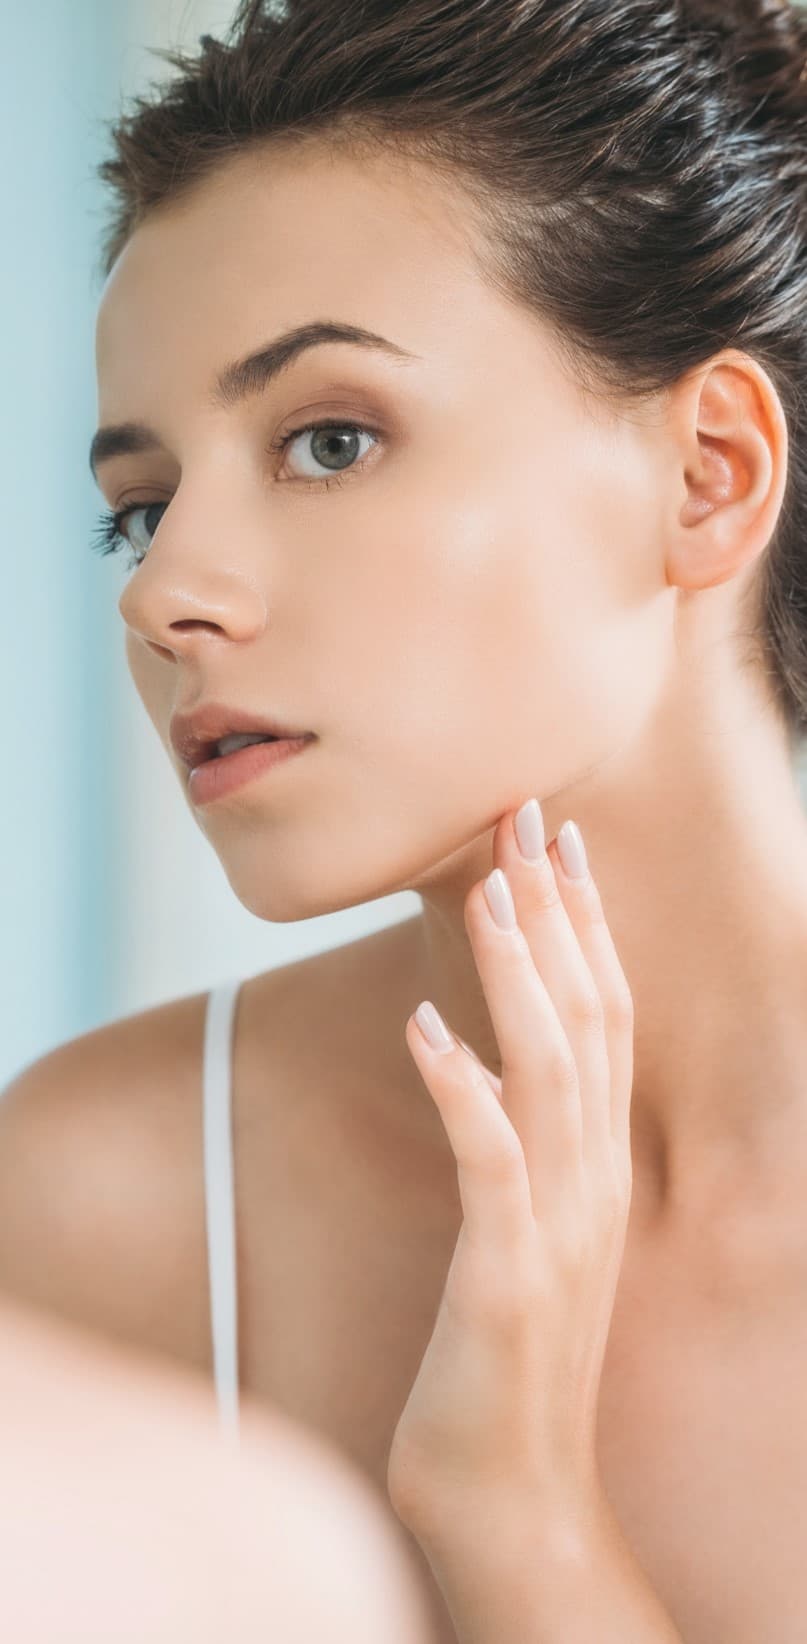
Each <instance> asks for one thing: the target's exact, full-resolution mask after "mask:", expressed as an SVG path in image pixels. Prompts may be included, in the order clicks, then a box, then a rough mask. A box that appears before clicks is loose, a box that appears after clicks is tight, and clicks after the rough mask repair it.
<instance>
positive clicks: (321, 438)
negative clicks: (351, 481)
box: [269, 422, 377, 489]
mask: <svg viewBox="0 0 807 1644" xmlns="http://www.w3.org/2000/svg"><path fill="white" fill-rule="evenodd" d="M311 435H313V436H314V438H313V440H312V441H311V449H310V451H309V453H308V455H309V459H310V460H311V461H313V462H314V463H315V464H318V465H319V467H320V469H321V468H323V467H324V468H325V469H326V470H329V471H330V473H331V475H333V476H335V478H332V479H331V480H328V479H327V478H325V477H323V476H322V474H321V473H318V472H317V469H316V467H315V468H314V469H313V470H311V469H309V470H308V472H303V474H302V476H300V477H301V478H302V479H303V480H307V481H308V482H309V483H312V484H314V485H316V484H321V485H323V486H324V487H325V488H326V489H327V488H328V486H329V485H331V484H337V485H338V484H339V483H340V481H339V475H340V474H343V473H347V472H349V471H350V468H351V466H352V467H356V466H357V464H356V457H357V455H358V454H359V453H358V449H357V447H358V446H359V444H360V442H361V440H362V439H363V438H364V439H368V440H370V441H372V442H374V443H375V442H376V440H377V436H376V434H375V431H374V430H373V429H371V428H365V427H364V425H363V424H362V423H350V422H309V423H306V424H305V426H304V427H303V428H293V429H292V430H291V432H290V433H288V434H284V435H283V437H282V439H279V440H276V441H275V442H274V444H272V445H270V447H269V449H270V451H286V450H287V449H288V447H289V446H290V445H293V444H295V443H296V442H297V440H301V441H302V440H305V439H308V438H309V437H310V436H311ZM365 455H366V452H365ZM358 466H361V464H358Z"/></svg>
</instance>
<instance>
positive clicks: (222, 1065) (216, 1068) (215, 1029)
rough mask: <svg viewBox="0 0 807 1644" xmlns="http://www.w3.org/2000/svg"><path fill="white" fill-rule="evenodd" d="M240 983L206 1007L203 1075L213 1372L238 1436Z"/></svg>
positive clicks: (224, 1415) (223, 1410) (224, 1419)
mask: <svg viewBox="0 0 807 1644" xmlns="http://www.w3.org/2000/svg"><path fill="white" fill-rule="evenodd" d="M240 986H241V982H240V981H234V982H224V983H223V984H222V985H221V986H220V987H217V988H213V990H212V991H211V993H210V994H209V997H208V1001H207V1013H206V1017H205V1040H204V1057H203V1069H202V1084H203V1091H204V1168H205V1205H206V1218H207V1260H208V1275H209V1281H210V1325H211V1333H212V1339H213V1371H214V1376H215V1383H216V1395H217V1398H218V1405H219V1413H220V1418H221V1424H222V1427H223V1428H225V1429H226V1430H227V1431H229V1432H231V1433H235V1434H237V1432H238V1303H237V1284H236V1279H237V1272H236V1250H235V1195H234V1191H233V1137H232V1101H231V1089H232V1061H233V1057H232V1041H233V1020H234V1016H235V1002H236V999H237V997H238V990H239V988H240Z"/></svg>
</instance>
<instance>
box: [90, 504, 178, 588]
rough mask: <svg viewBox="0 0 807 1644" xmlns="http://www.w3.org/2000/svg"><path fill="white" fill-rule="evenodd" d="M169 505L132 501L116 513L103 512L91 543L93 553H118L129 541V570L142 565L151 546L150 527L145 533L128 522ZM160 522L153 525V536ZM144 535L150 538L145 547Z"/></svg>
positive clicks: (127, 566) (127, 565)
mask: <svg viewBox="0 0 807 1644" xmlns="http://www.w3.org/2000/svg"><path fill="white" fill-rule="evenodd" d="M167 507H168V503H167V502H133V503H130V505H129V507H128V508H119V509H118V511H117V513H116V514H113V513H111V512H110V511H107V512H106V513H103V514H102V515H101V517H100V519H99V521H98V524H97V526H96V528H95V533H94V536H93V540H92V541H91V543H90V547H91V549H92V551H93V553H96V554H118V553H120V550H121V549H122V548H123V546H124V544H125V543H128V545H129V547H130V548H131V549H132V553H131V556H130V558H129V560H128V561H127V564H126V569H127V571H131V570H133V569H134V567H135V566H136V565H142V563H143V560H144V559H145V555H146V550H147V549H148V548H149V547H150V546H151V542H150V538H149V530H148V527H147V528H146V531H145V533H144V532H143V531H141V530H139V529H137V527H135V528H132V527H131V526H129V525H128V524H127V523H126V522H127V521H128V520H130V519H135V518H136V516H137V515H138V514H153V512H154V510H155V509H160V508H162V509H165V508H167ZM159 523H160V521H159V520H157V524H156V525H153V527H152V529H151V533H150V535H151V536H153V535H154V532H155V531H156V530H157V526H158V525H159ZM124 527H125V528H124ZM143 535H145V536H146V537H147V538H149V540H147V541H146V543H145V547H143V546H142V543H141V541H140V539H141V538H142V537H143Z"/></svg>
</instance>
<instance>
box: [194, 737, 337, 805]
mask: <svg viewBox="0 0 807 1644" xmlns="http://www.w3.org/2000/svg"><path fill="white" fill-rule="evenodd" d="M314 740H315V738H314V737H313V736H311V735H305V736H298V737H281V736H271V735H264V736H257V735H256V736H249V737H248V736H246V735H242V736H235V735H233V736H227V737H222V738H221V739H220V742H219V743H216V744H212V745H211V748H212V751H211V752H210V754H209V756H208V757H207V758H206V759H200V760H199V761H198V763H197V764H196V765H194V767H193V769H192V770H191V772H190V777H189V783H188V786H189V793H190V798H191V800H192V802H193V804H194V805H210V804H211V803H212V802H213V801H214V800H219V799H225V798H226V797H227V796H228V795H229V794H232V793H235V792H236V791H237V790H239V789H241V788H243V787H244V786H245V785H246V784H247V783H252V782H254V781H255V779H256V778H257V777H259V776H263V775H264V774H265V773H267V772H269V771H273V770H274V769H275V768H276V767H278V766H280V765H283V766H285V765H287V764H288V762H289V761H290V760H292V759H293V758H294V757H295V756H296V755H297V754H299V753H302V752H303V750H304V749H305V748H307V747H308V745H309V743H311V742H313V741H314ZM218 748H221V752H217V751H216V750H217V749H218Z"/></svg>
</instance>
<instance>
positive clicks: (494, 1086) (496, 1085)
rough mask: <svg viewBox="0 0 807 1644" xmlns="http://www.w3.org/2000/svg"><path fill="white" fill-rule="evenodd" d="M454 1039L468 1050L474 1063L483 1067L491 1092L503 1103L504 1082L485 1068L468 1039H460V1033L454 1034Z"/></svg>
mask: <svg viewBox="0 0 807 1644" xmlns="http://www.w3.org/2000/svg"><path fill="white" fill-rule="evenodd" d="M454 1038H455V1039H457V1040H458V1041H459V1043H460V1044H461V1045H462V1048H463V1050H467V1052H468V1055H469V1056H472V1057H473V1059H474V1061H475V1062H476V1063H478V1065H479V1067H481V1069H482V1072H483V1073H484V1075H485V1078H486V1079H487V1081H488V1084H489V1085H490V1088H491V1090H492V1091H493V1092H494V1093H495V1095H496V1096H497V1097H498V1099H499V1101H501V1099H502V1081H501V1079H500V1078H499V1075H498V1073H491V1071H490V1068H489V1067H486V1066H485V1063H484V1062H483V1061H482V1060H481V1058H480V1057H479V1056H477V1054H476V1051H475V1050H472V1049H471V1046H470V1045H469V1044H468V1042H467V1040H466V1039H462V1038H460V1035H459V1034H458V1033H455V1034H454Z"/></svg>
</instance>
